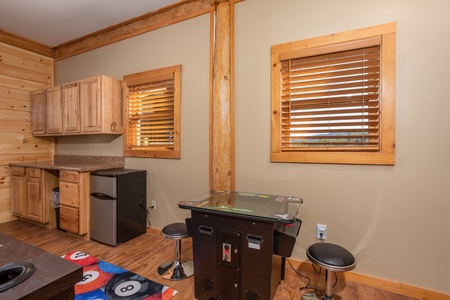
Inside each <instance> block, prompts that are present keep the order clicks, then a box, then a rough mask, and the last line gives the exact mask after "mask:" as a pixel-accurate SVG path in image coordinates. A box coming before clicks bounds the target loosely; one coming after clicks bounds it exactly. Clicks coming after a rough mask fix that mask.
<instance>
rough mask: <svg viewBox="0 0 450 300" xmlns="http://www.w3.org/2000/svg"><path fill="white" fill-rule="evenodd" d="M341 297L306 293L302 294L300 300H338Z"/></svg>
mask: <svg viewBox="0 0 450 300" xmlns="http://www.w3.org/2000/svg"><path fill="white" fill-rule="evenodd" d="M340 299H341V297H339V296H336V295H332V296H326V295H323V296H317V295H316V293H314V292H306V293H304V294H303V296H302V299H301V300H340Z"/></svg>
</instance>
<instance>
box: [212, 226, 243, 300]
mask: <svg viewBox="0 0 450 300" xmlns="http://www.w3.org/2000/svg"><path fill="white" fill-rule="evenodd" d="M217 233H218V245H217V246H218V249H217V250H218V251H217V254H218V257H217V259H218V265H219V273H218V296H219V299H239V292H240V270H239V266H240V260H239V256H240V250H241V249H240V238H241V234H240V233H239V232H235V231H229V230H218V232H217Z"/></svg>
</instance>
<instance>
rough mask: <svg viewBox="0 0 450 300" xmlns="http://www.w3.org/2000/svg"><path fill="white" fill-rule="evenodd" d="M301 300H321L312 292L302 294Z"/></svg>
mask: <svg viewBox="0 0 450 300" xmlns="http://www.w3.org/2000/svg"><path fill="white" fill-rule="evenodd" d="M301 300H321V298H318V297H317V296H316V294H314V293H313V292H307V293H304V294H303V296H302V299H301Z"/></svg>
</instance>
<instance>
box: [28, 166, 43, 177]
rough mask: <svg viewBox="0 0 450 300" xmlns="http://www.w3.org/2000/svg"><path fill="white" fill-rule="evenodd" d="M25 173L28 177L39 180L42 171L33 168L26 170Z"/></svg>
mask: <svg viewBox="0 0 450 300" xmlns="http://www.w3.org/2000/svg"><path fill="white" fill-rule="evenodd" d="M26 173H27V176H28V177H36V178H41V174H42V170H41V169H35V168H26Z"/></svg>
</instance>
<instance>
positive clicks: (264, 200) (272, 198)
mask: <svg viewBox="0 0 450 300" xmlns="http://www.w3.org/2000/svg"><path fill="white" fill-rule="evenodd" d="M302 203H303V199H302V198H299V197H294V196H279V195H269V194H259V193H250V192H237V191H210V192H206V193H203V194H200V195H197V196H195V197H192V198H190V199H188V200H185V201H181V202H180V203H179V204H178V206H179V207H180V208H184V209H190V210H193V211H204V212H210V213H217V214H232V215H237V216H248V217H250V218H252V217H253V218H258V219H261V218H262V219H267V220H273V221H278V222H282V223H292V222H294V221H295V218H296V216H297V214H298V211H299V209H300V205H301V204H302Z"/></svg>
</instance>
